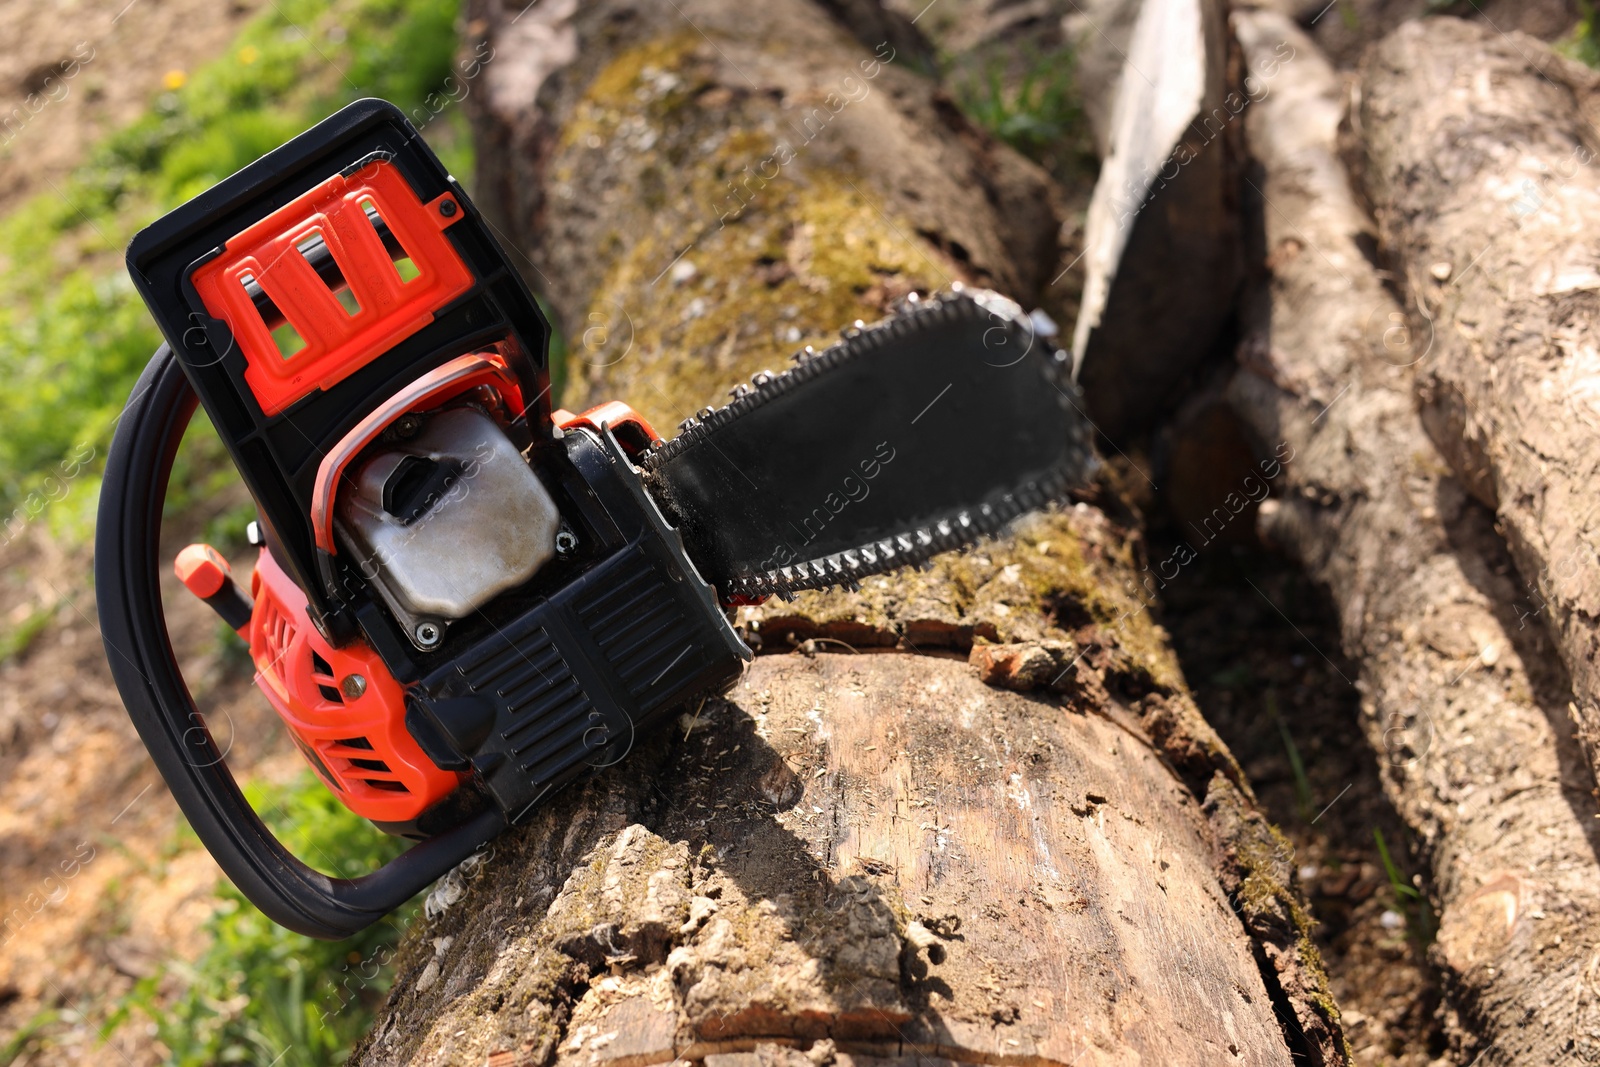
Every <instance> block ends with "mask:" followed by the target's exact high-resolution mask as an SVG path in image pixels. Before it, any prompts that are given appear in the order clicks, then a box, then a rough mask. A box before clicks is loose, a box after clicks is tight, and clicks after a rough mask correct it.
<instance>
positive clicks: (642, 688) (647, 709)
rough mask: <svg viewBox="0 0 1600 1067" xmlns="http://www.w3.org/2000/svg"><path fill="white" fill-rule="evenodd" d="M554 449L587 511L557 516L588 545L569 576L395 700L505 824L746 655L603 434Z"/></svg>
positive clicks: (621, 748)
mask: <svg viewBox="0 0 1600 1067" xmlns="http://www.w3.org/2000/svg"><path fill="white" fill-rule="evenodd" d="M562 445H563V446H564V448H563V452H564V455H563V456H562V459H564V460H565V461H566V462H567V463H568V464H570V468H571V471H572V473H574V474H576V475H577V477H578V478H579V479H580V480H581V482H582V485H583V492H582V493H581V494H580V495H581V496H582V497H583V502H584V504H585V505H586V507H584V508H583V509H581V511H582V513H581V514H580V515H576V516H575V515H573V514H572V513H571V512H569V521H572V520H573V519H574V518H576V519H577V520H578V521H577V522H576V523H575V524H574V525H577V526H578V527H579V529H580V530H581V532H580V534H579V537H580V544H585V543H587V545H588V551H586V552H585V553H584V557H585V558H584V561H583V565H582V566H583V569H582V571H581V573H579V574H577V575H576V576H574V577H572V578H571V579H570V580H568V581H566V582H564V583H562V584H561V585H560V586H559V587H558V588H556V589H554V590H553V591H551V592H550V593H549V594H548V595H547V596H539V597H537V598H536V599H535V600H534V602H533V603H532V604H530V605H528V606H527V607H526V608H525V609H524V610H522V611H520V612H519V613H517V614H516V615H514V616H512V617H510V618H506V619H503V620H501V621H498V622H496V623H495V624H494V625H493V626H491V627H488V628H487V629H486V632H484V631H480V634H481V636H479V637H478V638H477V639H476V640H475V641H471V642H470V643H469V642H467V641H464V640H461V639H455V640H452V641H451V643H450V659H449V661H448V662H447V663H446V664H445V665H443V666H441V667H439V668H438V669H436V670H434V671H433V672H432V673H430V674H428V675H427V676H426V677H424V678H423V679H422V681H421V682H420V684H418V685H417V686H416V687H414V688H413V689H412V690H411V692H410V694H409V696H408V705H409V714H408V716H407V724H408V725H409V726H410V728H411V732H412V734H413V736H416V737H417V738H418V739H419V741H422V743H423V748H424V751H428V752H429V754H430V755H433V753H434V752H438V753H439V756H435V762H440V763H441V765H443V760H449V759H459V760H460V763H459V764H458V766H461V767H462V768H463V769H464V768H465V767H466V766H469V765H470V766H471V767H472V768H473V769H474V770H475V771H476V772H477V776H478V779H479V783H480V785H481V787H482V788H484V789H485V790H486V791H487V792H488V793H489V795H490V796H491V797H493V798H494V801H495V803H496V804H497V805H498V806H499V808H500V809H501V810H502V811H504V812H505V813H506V815H507V816H508V818H509V819H510V820H511V821H512V822H518V821H520V820H522V819H523V818H525V817H526V816H527V814H528V812H529V811H531V810H532V808H533V807H534V806H535V805H536V804H537V803H538V802H539V800H540V799H541V798H542V797H544V796H545V795H546V794H548V793H549V792H551V791H552V790H554V789H557V788H559V787H560V786H562V785H564V784H566V783H567V782H570V781H572V780H573V779H574V778H577V777H579V776H581V775H583V774H584V773H586V772H588V771H590V770H591V769H596V768H600V767H606V766H610V765H611V764H613V763H616V762H617V761H618V760H620V759H622V758H623V757H624V756H626V755H627V754H628V751H629V749H631V748H632V745H633V740H634V738H635V736H636V735H637V734H638V732H639V731H641V730H644V729H646V728H647V727H648V726H649V725H650V724H651V723H652V721H653V720H654V719H655V718H656V717H657V716H658V715H659V714H660V713H661V712H663V711H665V710H666V709H669V708H672V707H675V706H676V705H678V704H681V703H682V702H683V701H684V700H686V699H688V698H690V697H692V696H694V695H696V694H698V693H703V692H709V691H715V690H720V689H722V688H723V687H725V686H726V685H728V684H729V683H730V682H732V681H733V680H734V679H735V678H737V677H738V675H739V671H740V668H741V665H742V663H743V661H744V660H746V659H748V658H749V656H750V651H749V649H748V648H747V647H746V646H745V644H744V642H742V641H741V640H740V639H739V637H738V635H737V634H736V633H735V632H734V630H733V628H732V627H731V626H730V625H729V624H728V621H727V619H726V617H725V616H724V615H723V612H722V609H721V608H720V606H719V605H718V604H717V601H716V597H715V594H714V593H713V591H712V589H711V587H710V586H708V585H707V584H706V583H705V582H704V581H702V580H701V578H700V576H699V574H698V573H697V572H696V571H695V568H694V564H693V563H691V562H690V560H689V558H688V556H687V555H686V554H685V553H684V549H683V543H682V541H681V540H680V539H679V536H678V533H677V531H676V530H674V529H673V528H672V527H670V526H668V525H667V523H666V520H665V519H664V518H662V516H661V513H660V512H659V511H658V510H657V509H656V506H655V503H654V502H653V501H652V500H651V499H650V497H649V496H648V495H647V494H646V493H645V491H644V486H643V483H642V482H641V480H640V478H639V475H638V473H637V472H636V471H635V470H634V468H633V466H632V464H631V463H630V462H629V460H628V457H627V455H626V454H625V453H624V451H623V449H622V448H621V446H620V445H619V444H618V443H617V441H616V439H615V438H614V437H612V435H611V433H610V432H609V431H607V432H605V433H604V434H602V435H599V436H596V435H594V434H591V433H590V432H588V431H587V430H576V431H573V432H571V433H569V434H567V436H566V438H565V439H564V441H563V442H562ZM452 637H454V635H452ZM430 733H431V734H432V736H431V737H430V736H429V735H430ZM440 757H443V760H442V759H441V758H440Z"/></svg>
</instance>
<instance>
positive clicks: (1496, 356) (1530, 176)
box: [1361, 19, 1600, 768]
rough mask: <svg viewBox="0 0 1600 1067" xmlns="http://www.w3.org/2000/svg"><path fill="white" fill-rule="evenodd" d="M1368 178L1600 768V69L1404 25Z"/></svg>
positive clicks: (1366, 122) (1445, 425) (1449, 406)
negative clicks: (1599, 494)
mask: <svg viewBox="0 0 1600 1067" xmlns="http://www.w3.org/2000/svg"><path fill="white" fill-rule="evenodd" d="M1363 76H1364V82H1365V92H1364V94H1363V105H1362V109H1361V124H1362V130H1363V134H1364V137H1365V141H1366V146H1367V163H1368V166H1367V179H1368V184H1369V186H1370V191H1371V195H1372V197H1373V200H1374V202H1375V204H1376V206H1377V212H1378V218H1379V221H1380V222H1381V223H1382V224H1383V236H1384V240H1385V242H1386V244H1387V245H1388V246H1389V247H1390V248H1392V249H1393V250H1394V253H1395V255H1396V256H1397V258H1398V259H1399V260H1400V261H1401V262H1402V263H1403V266H1404V270H1405V276H1406V279H1407V282H1408V284H1409V287H1410V289H1411V292H1412V293H1413V294H1414V296H1415V298H1416V299H1417V301H1418V302H1419V307H1418V314H1419V316H1420V317H1422V319H1423V321H1425V322H1427V324H1428V329H1429V331H1430V333H1431V336H1432V339H1433V344H1432V348H1431V349H1430V350H1429V351H1428V352H1426V353H1425V354H1420V355H1419V358H1420V359H1421V362H1420V363H1419V364H1418V382H1417V384H1418V391H1419V394H1420V396H1421V400H1422V412H1423V420H1424V423H1425V424H1426V425H1427V427H1428V432H1429V434H1430V435H1431V436H1432V437H1433V439H1434V441H1435V443H1437V444H1438V446H1439V448H1440V450H1441V451H1443V452H1444V454H1445V456H1446V457H1447V458H1448V459H1449V460H1450V464H1451V466H1452V467H1453V468H1454V469H1455V470H1456V472H1457V473H1458V474H1459V476H1460V477H1461V479H1462V480H1463V481H1464V482H1465V483H1466V485H1467V487H1468V488H1469V489H1470V490H1471V491H1472V493H1473V495H1474V496H1476V497H1477V498H1478V499H1479V500H1481V501H1483V502H1484V503H1485V504H1486V505H1488V506H1489V507H1491V508H1494V509H1495V512H1496V515H1497V516H1498V518H1499V520H1500V527H1501V529H1502V530H1503V532H1504V534H1505V537H1506V540H1507V542H1508V543H1509V544H1510V546H1511V554H1512V556H1513V557H1514V558H1515V559H1516V561H1517V566H1518V568H1519V570H1520V571H1521V574H1522V576H1523V579H1524V580H1523V581H1522V582H1520V583H1519V585H1520V588H1518V589H1516V590H1515V591H1514V592H1513V593H1512V598H1513V603H1514V605H1515V607H1514V610H1515V613H1516V619H1517V626H1518V627H1519V628H1521V627H1524V626H1532V625H1538V624H1539V623H1541V622H1544V623H1547V624H1548V625H1549V626H1550V628H1551V630H1552V632H1553V633H1554V634H1555V636H1556V642H1557V647H1559V648H1560V650H1561V653H1562V657H1563V659H1564V660H1565V661H1566V664H1567V669H1568V670H1569V671H1570V672H1571V674H1572V681H1573V688H1574V689H1575V690H1576V693H1577V701H1576V703H1575V704H1574V707H1573V714H1574V715H1575V716H1576V717H1577V721H1578V726H1579V732H1580V735H1581V736H1582V738H1583V740H1584V742H1585V745H1586V747H1587V749H1588V753H1589V759H1590V764H1591V766H1592V767H1596V768H1600V503H1597V498H1596V495H1595V487H1596V485H1597V484H1600V384H1597V383H1600V325H1597V317H1600V272H1597V270H1596V267H1595V243H1594V234H1595V230H1596V227H1600V172H1597V170H1596V166H1595V164H1596V152H1595V146H1596V144H1597V143H1600V141H1597V139H1596V134H1595V127H1594V119H1595V118H1596V117H1597V116H1600V96H1597V94H1596V90H1597V85H1600V79H1597V77H1596V75H1595V73H1594V72H1593V71H1590V70H1588V69H1587V68H1581V67H1578V66H1577V65H1576V64H1571V63H1569V62H1568V61H1567V60H1565V59H1562V58H1561V57H1560V56H1557V55H1555V54H1554V53H1553V52H1551V51H1550V50H1549V49H1548V48H1547V47H1545V45H1544V44H1542V43H1541V42H1539V41H1537V40H1535V39H1533V38H1531V37H1525V36H1523V35H1521V34H1512V35H1509V36H1507V35H1503V34H1500V33H1497V32H1495V31H1493V30H1491V29H1489V28H1487V27H1480V26H1478V25H1476V24H1472V23H1465V22H1458V21H1456V20H1452V19H1437V20H1429V21H1428V22H1423V23H1414V24H1411V25H1408V26H1405V27H1403V28H1402V29H1401V30H1400V31H1398V32H1397V33H1395V34H1393V35H1392V36H1390V37H1389V38H1388V39H1386V40H1385V41H1384V42H1383V44H1382V45H1381V46H1379V47H1378V48H1377V49H1375V50H1374V51H1373V53H1372V54H1371V56H1370V57H1369V59H1368V61H1367V62H1366V64H1365V65H1364V67H1363Z"/></svg>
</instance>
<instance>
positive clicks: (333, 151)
mask: <svg viewBox="0 0 1600 1067" xmlns="http://www.w3.org/2000/svg"><path fill="white" fill-rule="evenodd" d="M375 153H382V154H385V155H386V156H387V157H388V162H389V163H391V164H392V165H394V166H396V167H398V168H399V170H400V172H401V174H402V175H403V176H404V178H405V179H406V181H407V183H408V184H409V185H410V186H411V188H412V189H413V191H414V192H416V194H417V195H418V197H419V198H420V199H421V200H422V201H423V202H425V203H426V202H429V201H431V200H432V199H434V198H435V197H437V196H439V195H441V194H443V193H446V192H450V193H453V194H454V195H455V199H456V200H457V201H459V203H460V205H461V206H462V208H463V209H464V210H465V214H466V217H465V218H463V219H461V220H460V221H459V222H457V223H455V224H453V225H451V226H450V227H449V228H448V229H447V230H445V231H444V232H445V233H446V235H447V236H448V237H449V239H450V241H451V242H452V243H453V245H454V246H455V248H456V250H457V251H458V252H459V253H460V255H461V257H462V259H463V260H464V261H465V263H466V265H467V267H468V269H469V270H470V271H471V273H472V275H473V279H474V282H473V285H472V287H471V289H469V290H468V291H467V292H465V293H463V294H462V295H461V296H459V297H457V298H456V299H455V300H453V301H452V302H451V303H450V304H449V305H448V306H447V307H445V308H444V309H442V310H441V311H440V312H439V313H438V314H437V315H435V317H434V320H433V321H432V323H430V324H429V325H427V326H425V327H423V328H422V329H421V330H419V331H418V332H416V333H415V334H413V335H411V336H410V337H408V338H406V339H405V340H403V341H401V342H400V343H399V344H397V345H395V346H394V347H393V348H391V349H389V350H388V351H387V352H385V353H384V354H383V355H381V356H380V357H378V358H377V359H375V360H373V361H372V362H370V363H368V364H367V365H365V366H363V367H362V368H361V369H359V370H357V371H356V372H355V373H353V374H351V375H350V376H349V377H347V378H345V379H344V380H342V381H340V382H338V383H336V384H334V385H333V386H332V387H330V388H327V389H324V390H319V391H316V392H313V393H311V394H309V395H307V396H305V397H303V398H301V399H300V400H299V401H297V402H295V403H294V404H292V405H290V406H289V407H288V408H287V409H285V410H284V411H282V412H280V413H278V414H276V415H272V416H268V415H266V414H264V413H263V411H262V409H261V405H260V404H259V403H257V401H256V399H255V396H254V395H253V394H252V393H251V391H250V389H249V388H248V387H247V386H246V385H245V384H244V370H245V357H244V355H243V353H242V352H241V351H240V349H239V346H238V345H237V344H236V343H235V342H234V338H233V335H232V333H231V332H230V331H229V329H228V327H227V325H226V324H225V323H223V322H222V321H221V320H219V319H215V318H213V317H212V316H211V315H210V314H209V313H208V312H207V310H206V307H205V305H204V304H203V303H202V302H201V300H200V297H199V295H198V294H197V293H196V291H195V289H194V286H193V283H192V282H191V280H190V275H191V274H192V273H193V272H194V270H196V269H197V268H198V267H199V266H201V265H202V264H204V263H205V262H207V261H208V260H210V259H211V258H213V257H214V256H216V255H217V254H219V253H220V252H221V251H222V249H223V246H224V245H225V243H226V242H227V241H228V240H229V239H231V238H232V237H234V236H235V235H236V234H239V233H241V232H243V231H244V230H245V229H246V228H248V227H249V226H250V225H251V224H253V223H255V222H258V221H260V220H261V219H264V218H266V217H267V216H268V215H270V214H272V213H273V212H274V211H276V210H278V209H279V208H281V207H283V206H284V205H286V204H288V203H290V202H291V201H293V200H294V199H295V198H297V197H299V196H300V195H302V194H303V193H305V192H307V191H309V190H310V189H312V188H314V187H316V186H317V185H319V184H320V183H322V182H323V181H325V180H326V179H328V178H329V177H330V176H332V175H335V174H338V173H340V172H341V171H344V170H346V169H347V168H350V167H352V166H353V165H355V164H356V163H358V162H360V161H362V160H366V159H370V158H372V157H373V156H374V154H375ZM127 262H128V270H129V273H130V274H131V275H132V276H133V281H134V285H135V287H136V288H137V289H138V290H139V294H140V295H141V296H142V297H144V300H145V303H146V304H148V305H149V307H150V310H151V313H152V314H153V315H154V316H155V319H156V323H157V325H158V326H160V328H161V332H162V334H163V335H164V336H165V337H166V339H167V343H168V345H170V346H171V348H172V350H173V352H174V353H175V354H176V356H177V358H178V359H179V361H180V362H182V364H183V366H184V369H185V371H186V372H187V373H188V375H189V380H190V381H191V382H192V383H193V385H194V389H195V392H196V393H198V394H199V397H200V402H201V404H203V405H204V407H205V409H206V413H207V414H208V415H209V416H210V417H211V420H212V422H213V423H214V424H215V425H216V428H217V432H218V434H219V435H220V436H221V438H222V440H223V442H224V443H225V444H226V445H227V447H228V450H229V452H230V454H231V455H232V457H233V460H234V463H235V465H236V466H237V467H238V468H239V471H240V473H241V475H242V476H243V477H244V481H245V484H246V486H247V487H248V488H249V490H250V495H251V496H252V497H254V498H255V500H256V503H257V505H258V507H259V508H260V511H261V520H262V525H263V527H264V528H265V530H266V532H267V540H268V544H269V545H271V547H272V550H273V555H274V557H276V558H277V560H278V562H279V564H280V565H282V567H283V568H284V570H285V571H286V572H287V573H288V574H289V576H290V577H292V578H293V579H294V580H295V582H296V584H298V585H299V586H300V587H301V588H302V589H304V590H305V591H306V595H307V597H308V598H309V600H310V602H311V611H312V617H313V621H314V622H316V624H317V625H318V628H319V629H321V630H322V631H323V633H324V634H326V635H327V636H328V637H329V639H330V640H332V641H334V643H336V644H340V643H343V641H344V640H346V639H347V638H348V637H350V636H351V635H353V634H354V633H355V632H356V625H357V619H358V618H360V619H364V620H367V621H368V623H369V625H381V624H382V616H381V615H375V614H373V613H372V612H370V611H368V612H363V611H361V608H362V607H363V604H362V597H361V596H360V595H359V593H357V594H355V595H352V594H351V593H350V590H352V589H356V590H359V589H360V588H361V583H359V582H350V581H348V580H347V579H348V577H349V571H350V568H349V565H348V564H347V563H345V562H344V561H341V560H338V559H335V560H332V561H328V560H324V561H323V562H324V564H325V566H324V567H323V568H321V569H319V567H318V558H317V557H318V550H317V548H316V546H315V542H314V539H313V536H312V530H311V521H310V517H309V516H310V511H311V497H312V486H313V482H314V481H315V478H316V474H317V467H318V464H319V463H320V462H321V460H322V457H323V455H324V454H326V453H327V451H328V450H329V448H330V447H332V446H333V445H334V444H335V443H336V442H338V441H339V440H340V438H342V437H343V436H344V435H345V434H346V433H348V432H349V431H350V429H351V428H352V427H354V426H355V425H356V423H358V422H359V421H360V420H361V418H362V417H363V416H365V415H366V414H367V413H368V412H369V411H370V410H371V409H372V406H373V404H374V403H375V402H376V401H377V400H379V399H381V398H384V397H388V396H391V395H393V394H394V393H396V392H397V391H398V390H399V389H401V388H402V387H403V386H405V385H407V384H408V383H410V382H412V381H415V380H416V379H417V378H418V377H420V376H421V375H422V374H424V373H426V372H427V371H429V370H432V369H433V368H435V367H437V366H439V365H441V364H443V363H445V362H447V361H448V360H450V359H452V358H454V357H456V356H459V355H461V354H463V353H466V352H472V351H477V350H480V349H483V348H485V347H487V346H489V345H491V344H494V343H496V342H502V344H501V345H500V348H501V351H502V353H503V354H504V355H506V356H507V359H508V362H509V364H510V366H511V369H512V370H513V371H514V372H515V373H516V375H517V377H518V379H519V382H520V385H521V388H522V392H523V396H524V397H525V398H527V399H528V400H529V401H530V402H529V404H528V409H527V411H526V412H524V413H523V416H522V419H523V421H525V422H526V424H527V425H528V426H529V427H530V428H531V430H532V431H533V433H534V434H535V436H538V435H542V434H543V433H545V432H546V431H547V429H548V427H549V425H550V399H549V396H550V380H549V373H548V368H547V365H546V360H547V351H548V347H549V341H550V325H549V322H548V321H547V320H546V319H545V317H544V315H543V314H542V313H541V312H540V310H539V306H538V303H537V302H536V301H535V300H534V298H533V295H532V294H531V293H530V292H529V291H528V288H527V286H526V284H525V283H524V282H523V280H522V278H521V276H520V275H519V274H518V273H517V271H516V269H515V268H514V267H513V265H512V263H511V262H510V260H509V259H508V258H507V257H506V254H505V252H504V250H503V249H502V248H501V247H500V244H499V242H497V241H496V240H495V238H494V236H493V234H492V233H491V231H490V229H489V226H488V223H487V222H485V221H484V219H483V217H482V215H481V214H480V213H479V212H478V210H477V209H476V208H475V207H474V206H473V205H472V202H471V201H470V200H469V199H468V198H467V196H466V194H465V192H464V191H463V190H462V189H461V187H460V185H459V184H458V183H457V182H456V181H455V179H453V178H451V177H450V175H449V173H448V172H447V171H446V170H445V169H444V166H443V164H441V163H440V162H439V159H438V157H437V156H435V155H434V154H433V151H432V149H430V148H429V147H428V146H427V144H426V143H425V142H424V141H423V140H422V138H421V137H420V136H419V135H418V133H417V131H416V129H415V128H414V127H413V126H412V125H411V123H410V122H409V121H408V120H407V119H406V117H405V116H404V115H403V114H402V113H401V112H400V110H399V109H398V108H396V107H395V106H394V105H393V104H390V103H388V102H387V101H384V100H370V99H369V100H358V101H356V102H355V103H353V104H350V105H349V106H348V107H345V108H343V109H342V110H340V111H339V112H338V113H337V114H335V115H333V116H331V117H329V118H327V119H325V120H324V121H322V122H320V123H318V124H317V125H316V126H314V127H313V128H312V129H310V130H307V131H306V132H305V133H303V134H301V135H300V136H299V137H296V138H295V139H294V140H292V141H289V142H288V143H287V144H285V145H283V146H282V147H280V148H276V149H274V150H273V151H271V152H269V153H267V154H266V155H264V156H262V157H261V158H260V159H258V160H256V161H255V162H254V163H251V164H250V165H249V166H247V167H245V168H244V169H243V170H240V171H239V172H238V173H237V174H234V175H232V176H231V177H229V178H226V179H225V180H223V181H222V182H220V183H218V184H217V185H216V186H214V187H213V188H211V189H208V190H206V191H205V192H204V193H201V194H200V195H199V196H197V197H195V198H194V199H193V200H191V201H189V202H188V203H186V204H183V205H182V206H181V207H179V208H177V209H176V210H174V211H172V212H171V213H169V214H167V215H164V216H162V217H161V218H160V219H158V220H156V221H155V222H154V223H152V224H151V225H150V226H148V227H146V228H145V229H144V230H141V231H140V232H139V233H138V234H137V235H136V236H135V237H134V239H133V241H132V243H131V244H130V245H129V246H128V254H127ZM330 565H331V567H332V573H333V575H334V579H333V580H332V581H328V582H324V581H323V580H322V578H321V577H319V574H322V573H325V572H327V571H328V569H329V566H330ZM367 636H368V638H369V640H371V641H372V643H373V644H374V645H375V646H378V647H379V649H380V652H382V651H383V650H384V649H385V648H390V649H396V650H397V649H399V648H400V646H399V645H397V644H395V643H394V641H393V640H390V638H393V637H396V636H397V635H395V634H373V633H368V635H367ZM385 658H386V660H387V659H388V656H385ZM389 666H390V669H391V671H393V672H394V673H395V674H396V676H397V677H403V676H404V675H405V674H406V673H407V664H405V663H404V662H391V663H389Z"/></svg>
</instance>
